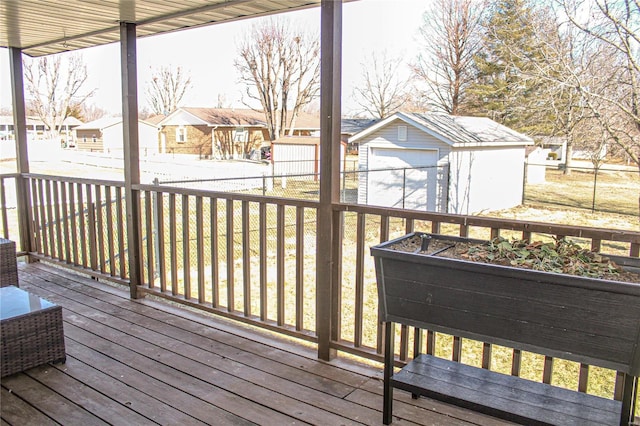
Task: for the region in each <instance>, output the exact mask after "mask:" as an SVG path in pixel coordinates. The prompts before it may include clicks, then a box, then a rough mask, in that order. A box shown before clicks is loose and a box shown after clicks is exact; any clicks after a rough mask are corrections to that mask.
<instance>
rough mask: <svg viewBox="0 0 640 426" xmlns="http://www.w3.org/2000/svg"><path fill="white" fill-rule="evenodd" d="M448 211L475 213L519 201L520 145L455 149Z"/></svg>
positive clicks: (515, 204)
mask: <svg viewBox="0 0 640 426" xmlns="http://www.w3.org/2000/svg"><path fill="white" fill-rule="evenodd" d="M450 160H451V161H450V183H449V213H457V214H476V213H480V212H483V211H489V210H500V209H506V208H511V207H514V206H517V205H520V204H521V203H522V188H523V179H524V147H509V148H479V149H464V150H455V151H454V152H452V154H451V156H450Z"/></svg>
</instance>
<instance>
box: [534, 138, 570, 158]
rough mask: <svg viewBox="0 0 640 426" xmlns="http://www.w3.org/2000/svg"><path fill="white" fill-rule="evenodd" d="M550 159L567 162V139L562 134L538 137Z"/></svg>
mask: <svg viewBox="0 0 640 426" xmlns="http://www.w3.org/2000/svg"><path fill="white" fill-rule="evenodd" d="M536 140H538V142H539V144H540V145H541V146H542V148H543V149H544V150H545V152H546V154H547V158H548V159H549V160H554V161H558V162H560V163H565V158H566V157H567V139H566V138H565V137H562V136H541V137H539V138H536Z"/></svg>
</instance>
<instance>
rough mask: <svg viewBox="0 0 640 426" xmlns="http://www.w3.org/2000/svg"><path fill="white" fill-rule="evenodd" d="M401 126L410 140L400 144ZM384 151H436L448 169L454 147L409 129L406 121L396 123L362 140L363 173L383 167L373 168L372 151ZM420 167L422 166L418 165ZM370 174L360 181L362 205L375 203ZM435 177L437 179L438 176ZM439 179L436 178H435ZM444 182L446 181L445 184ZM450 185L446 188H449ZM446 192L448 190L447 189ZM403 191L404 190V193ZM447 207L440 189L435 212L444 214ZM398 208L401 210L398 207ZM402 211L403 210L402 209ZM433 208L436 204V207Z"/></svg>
mask: <svg viewBox="0 0 640 426" xmlns="http://www.w3.org/2000/svg"><path fill="white" fill-rule="evenodd" d="M398 126H407V140H406V141H402V142H401V141H398ZM381 148H393V149H408V150H436V151H437V152H438V158H437V164H438V165H446V163H447V156H448V154H449V152H450V150H451V148H450V146H449V145H448V144H446V143H444V142H442V141H440V140H438V139H436V138H434V137H433V136H431V135H429V134H427V133H425V132H423V131H422V130H420V129H417V128H415V127H413V126H411V125H407V124H406V123H405V122H404V121H402V120H394V121H392V122H391V123H389V124H388V125H387V126H384V127H382V128H380V129H378V130H377V131H376V132H374V133H372V134H370V135H368V136H367V137H366V138H363V139H361V141H360V144H359V148H358V167H359V169H360V170H372V169H373V168H375V167H379V165H376V164H371V162H372V157H371V155H370V154H371V150H372V149H381ZM417 165H420V164H417ZM439 174H440V176H438V178H437V179H438V181H439V184H438V185H439V186H440V185H442V184H445V183H444V182H445V181H446V175H445V176H441V175H442V173H439ZM367 175H368V174H367V173H360V174H359V181H358V203H359V204H371V203H372V201H375V200H374V199H372V197H371V195H370V192H371V191H370V190H371V188H370V181H369V178H368V176H367ZM434 176H435V175H434ZM434 178H435V177H434ZM443 179H444V180H443ZM445 185H446V184H445ZM445 188H446V187H445ZM400 190H401V189H400ZM445 204H446V190H444V188H442V187H439V188H438V196H437V201H436V206H435V207H434V208H433V210H434V211H444V205H445ZM396 207H397V206H396ZM400 207H402V206H400ZM432 207H433V204H432Z"/></svg>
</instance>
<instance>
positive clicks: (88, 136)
mask: <svg viewBox="0 0 640 426" xmlns="http://www.w3.org/2000/svg"><path fill="white" fill-rule="evenodd" d="M121 121H122V118H120V117H102V118H98V119H97V120H93V121H89V122H87V123H84V124H82V125H80V126H78V127H76V128H75V130H74V132H75V145H76V149H78V150H79V151H88V152H104V140H103V139H104V135H103V133H102V130H103V129H104V128H106V127H110V126H113V125H115V124H116V123H118V122H121ZM120 140H122V136H121V137H120Z"/></svg>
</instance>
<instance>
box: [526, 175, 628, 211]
mask: <svg viewBox="0 0 640 426" xmlns="http://www.w3.org/2000/svg"><path fill="white" fill-rule="evenodd" d="M534 166H541V167H544V175H543V178H542V179H535V180H532V179H525V183H524V196H523V201H524V204H535V205H550V206H558V207H570V208H579V209H587V210H591V211H592V212H605V213H614V214H622V215H632V216H638V214H639V211H638V197H639V196H640V176H639V172H638V170H633V169H631V168H628V167H624V166H619V167H615V168H614V167H612V166H603V167H601V168H600V169H599V170H598V169H594V168H592V167H571V168H569V169H565V168H557V167H555V168H551V167H545V166H544V165H534Z"/></svg>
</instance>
